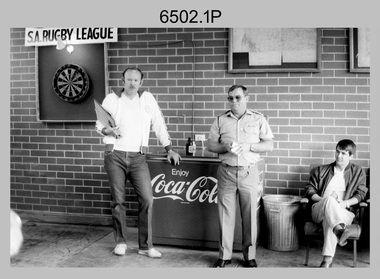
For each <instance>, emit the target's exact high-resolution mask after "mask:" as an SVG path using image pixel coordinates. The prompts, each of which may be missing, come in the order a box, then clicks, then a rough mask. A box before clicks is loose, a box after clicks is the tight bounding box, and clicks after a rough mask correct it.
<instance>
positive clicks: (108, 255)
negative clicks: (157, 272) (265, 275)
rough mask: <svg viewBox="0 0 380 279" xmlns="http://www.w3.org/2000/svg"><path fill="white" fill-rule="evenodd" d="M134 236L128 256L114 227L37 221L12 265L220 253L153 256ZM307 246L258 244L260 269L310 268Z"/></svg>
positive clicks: (180, 251)
mask: <svg viewBox="0 0 380 279" xmlns="http://www.w3.org/2000/svg"><path fill="white" fill-rule="evenodd" d="M129 232H130V238H129V240H128V243H127V245H128V250H127V253H126V255H125V256H115V255H114V254H112V250H113V248H114V246H115V244H114V239H113V233H112V228H111V227H104V226H83V225H65V224H51V223H38V222H31V221H26V222H24V224H23V234H24V239H25V240H24V243H23V247H22V249H21V251H20V253H19V254H18V255H17V256H15V257H14V258H12V259H11V260H10V268H11V269H13V268H18V267H22V268H30V267H33V268H35V267H50V268H52V267H54V268H56V267H60V268H209V267H211V266H212V265H213V264H214V262H215V261H216V260H217V258H218V251H217V250H212V249H211V250H210V249H207V250H204V249H194V248H189V247H175V246H164V245H155V247H156V249H157V250H159V251H160V252H161V253H162V254H163V257H162V258H160V259H150V258H147V257H145V256H141V255H138V254H137V251H138V246H137V228H129ZM321 249H322V247H321V243H318V242H316V243H313V245H312V247H311V251H310V260H309V266H308V267H309V268H315V267H318V266H319V264H320V262H321V255H320V252H321ZM351 249H352V246H351V245H350V244H348V245H347V246H345V247H338V248H337V252H336V256H335V259H334V268H343V267H344V268H351V267H352V250H351ZM304 260H305V247H304V246H303V245H300V248H299V249H298V250H297V251H291V252H278V251H272V250H269V249H267V248H265V247H263V246H262V245H259V246H258V248H257V263H258V265H259V268H299V269H305V268H307V267H306V266H305V265H304ZM241 261H242V255H241V252H238V251H237V252H235V253H234V256H233V258H232V264H231V265H229V266H228V267H229V268H240V267H242V265H241ZM357 267H358V268H369V267H370V253H369V249H368V248H362V247H360V245H359V249H358V261H357Z"/></svg>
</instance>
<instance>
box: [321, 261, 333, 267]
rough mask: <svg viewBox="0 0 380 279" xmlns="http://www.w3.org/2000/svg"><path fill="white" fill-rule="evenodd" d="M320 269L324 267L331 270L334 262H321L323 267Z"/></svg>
mask: <svg viewBox="0 0 380 279" xmlns="http://www.w3.org/2000/svg"><path fill="white" fill-rule="evenodd" d="M319 267H324V268H330V267H332V262H329V263H328V262H326V261H323V262H321V265H320V266H319Z"/></svg>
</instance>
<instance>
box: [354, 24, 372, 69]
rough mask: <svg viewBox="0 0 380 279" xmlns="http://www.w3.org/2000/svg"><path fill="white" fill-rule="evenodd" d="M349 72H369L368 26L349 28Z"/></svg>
mask: <svg viewBox="0 0 380 279" xmlns="http://www.w3.org/2000/svg"><path fill="white" fill-rule="evenodd" d="M349 36H350V72H352V73H369V72H370V34H369V28H350V34H349Z"/></svg>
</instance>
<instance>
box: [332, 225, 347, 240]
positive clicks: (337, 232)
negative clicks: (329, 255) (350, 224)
mask: <svg viewBox="0 0 380 279" xmlns="http://www.w3.org/2000/svg"><path fill="white" fill-rule="evenodd" d="M345 228H346V226H345V224H343V223H340V224H338V225H336V226H335V227H334V229H333V232H334V234H335V235H336V236H337V237H338V239H339V238H340V237H341V235H342V234H343V232H344V230H345Z"/></svg>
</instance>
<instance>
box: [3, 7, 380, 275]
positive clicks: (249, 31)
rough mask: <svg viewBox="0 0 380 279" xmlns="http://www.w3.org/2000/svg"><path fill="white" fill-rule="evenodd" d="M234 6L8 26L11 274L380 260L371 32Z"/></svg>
mask: <svg viewBox="0 0 380 279" xmlns="http://www.w3.org/2000/svg"><path fill="white" fill-rule="evenodd" d="M164 2H165V1H164ZM290 2H292V1H290ZM295 2H298V1H295ZM237 3H239V4H240V5H241V8H240V9H237V11H235V8H236V7H234V8H233V11H230V10H229V9H228V5H227V4H226V3H225V4H223V5H222V4H220V5H218V3H214V4H212V5H211V4H210V5H194V6H192V5H175V4H171V5H156V6H154V8H152V10H151V11H149V12H147V13H146V14H145V15H144V10H146V9H147V8H148V6H149V4H147V3H145V5H143V6H145V7H141V12H140V11H139V12H137V10H139V9H140V7H139V6H140V5H142V3H140V4H139V5H138V7H139V9H136V13H137V14H138V13H140V17H138V16H137V14H135V15H133V18H135V21H134V20H131V19H129V20H126V21H125V24H123V21H122V20H120V19H119V20H117V21H116V20H109V21H108V20H104V18H103V19H102V20H99V23H97V22H96V21H95V19H94V17H91V19H90V20H89V21H88V22H86V20H80V21H79V22H77V21H76V20H78V18H75V20H73V22H70V15H68V14H64V15H63V14H62V13H61V12H57V13H56V16H55V17H56V18H57V21H56V22H54V21H53V22H52V21H51V20H50V21H46V23H45V22H44V21H41V20H36V19H34V20H30V21H28V20H21V21H20V23H22V24H18V23H17V20H12V21H11V25H10V26H7V28H5V29H6V30H5V31H6V32H5V34H4V37H5V38H6V40H5V41H6V44H5V45H6V48H5V50H4V51H3V52H5V54H6V56H8V57H9V63H8V64H7V65H6V67H7V68H8V69H7V70H8V72H6V73H5V74H4V76H5V78H6V80H5V83H7V84H9V97H8V98H6V99H5V100H4V101H3V102H4V103H5V104H4V106H5V108H4V110H5V111H6V112H8V113H9V116H4V118H6V117H8V119H9V134H8V136H7V137H8V139H9V142H6V143H5V144H3V145H6V146H4V149H5V150H6V152H3V153H4V154H3V155H5V157H7V158H5V163H4V164H5V165H6V167H5V172H4V176H5V177H9V180H7V182H6V184H7V185H4V187H3V188H7V189H5V190H4V192H5V193H4V195H5V198H4V202H3V203H4V204H6V205H8V203H9V209H6V212H5V213H7V210H9V211H10V234H9V235H8V234H7V235H6V238H7V239H8V238H9V243H10V255H9V258H8V259H7V261H8V262H9V264H8V263H5V265H6V266H7V273H9V274H10V276H12V273H13V272H14V273H15V276H14V278H16V277H17V276H16V275H19V274H20V272H21V273H23V272H25V270H27V269H29V268H32V270H33V271H36V273H37V274H38V270H40V269H41V268H42V269H43V270H47V271H49V270H51V269H53V270H57V271H58V272H59V270H65V269H69V270H71V271H74V274H75V270H80V271H81V272H83V271H84V270H89V271H91V273H95V274H94V275H95V276H96V273H97V271H96V270H99V274H100V273H102V272H104V275H105V274H108V273H109V270H110V271H112V270H114V269H117V270H118V272H121V273H123V271H122V270H123V268H124V269H126V273H128V270H129V269H132V268H133V269H138V270H140V269H142V270H144V271H148V272H149V273H150V275H151V276H154V274H155V272H154V271H152V269H159V270H162V269H167V268H170V269H173V270H176V271H177V272H181V271H180V270H181V269H184V268H187V269H189V268H193V269H197V274H198V272H199V269H201V270H204V271H205V272H206V270H207V273H204V275H205V276H206V275H207V276H217V275H216V274H215V275H212V274H213V273H211V272H212V270H213V269H215V268H225V269H227V272H235V271H236V272H239V273H237V274H240V272H243V274H245V272H248V271H247V268H254V269H256V270H260V272H265V270H268V271H273V270H274V271H276V270H282V269H283V270H284V271H285V272H287V271H290V270H292V271H295V270H296V272H308V273H310V272H313V271H312V270H310V269H315V268H316V269H318V270H321V269H324V268H330V270H331V269H332V272H333V273H331V274H339V272H343V274H346V273H348V275H344V277H349V276H350V275H352V274H351V273H352V271H354V270H358V269H360V270H362V271H360V272H361V273H367V272H371V270H372V268H376V252H375V251H374V246H373V245H376V231H375V229H376V220H373V217H372V218H371V217H370V216H371V215H373V210H374V209H373V204H372V205H371V203H370V196H371V193H372V195H374V194H373V187H371V184H372V183H371V182H373V181H376V180H375V179H374V176H373V175H374V173H373V171H372V173H371V169H373V167H374V166H373V164H374V162H373V159H376V158H375V157H376V155H375V153H376V151H374V149H376V141H375V139H376V134H375V132H376V130H375V129H374V128H375V127H374V117H375V116H374V115H375V111H376V107H377V106H376V105H375V103H374V100H375V98H376V97H375V96H374V94H376V92H377V91H375V89H374V82H375V81H373V82H372V83H371V76H373V74H372V75H371V71H374V70H376V66H377V65H376V63H375V62H374V61H375V60H373V59H372V60H371V59H370V58H371V52H372V55H373V56H374V55H375V56H376V53H377V48H376V47H374V46H375V45H376V43H377V42H376V41H375V39H376V37H377V35H376V34H377V33H378V30H377V29H376V28H374V26H373V25H371V21H364V22H361V21H359V20H352V21H348V20H346V18H344V20H341V18H340V17H339V16H337V19H336V20H334V21H332V20H329V19H330V18H329V17H326V21H325V22H324V21H323V14H322V13H319V17H320V20H314V21H313V20H311V21H310V22H309V21H307V20H305V19H306V18H307V17H308V13H309V14H310V17H311V18H312V19H315V17H317V15H315V14H314V12H313V10H312V9H306V10H305V11H304V12H302V15H301V14H300V21H296V23H294V21H290V22H287V21H286V20H285V21H281V19H278V17H281V16H283V13H285V12H286V11H285V10H284V11H283V13H279V12H278V11H277V13H273V14H272V15H273V21H270V20H269V19H268V18H266V21H265V22H264V21H262V22H261V23H260V21H259V20H257V19H255V20H252V21H250V20H249V17H247V16H246V15H249V14H251V15H252V17H253V18H254V17H255V15H257V13H259V12H258V11H255V9H254V8H253V6H252V7H251V6H249V5H247V6H246V7H245V8H244V6H243V4H242V3H241V1H237ZM321 3H323V4H324V5H325V6H324V9H323V10H326V11H327V12H326V13H327V14H328V15H329V16H331V15H332V14H333V9H334V11H336V5H333V4H331V7H332V9H331V11H330V12H329V11H328V10H329V6H328V4H327V3H328V2H326V4H325V2H324V1H322V2H321ZM314 4H316V3H314ZM350 4H351V3H350V2H347V5H348V6H350ZM109 5H112V4H111V3H110V4H109ZM231 5H232V3H231ZM264 6H265V8H266V9H264V10H265V13H267V14H271V13H270V11H268V6H269V5H268V3H267V4H266V5H264ZM363 6H364V5H363ZM124 7H125V8H126V7H128V4H126V3H124V4H123V2H121V3H120V4H117V5H116V4H115V5H114V6H112V7H111V10H118V9H121V10H122V9H123V8H124ZM248 7H251V11H248V10H247V11H242V15H241V16H239V11H238V10H244V9H248ZM109 8H110V7H109ZM367 8H369V7H367ZM351 9H352V7H350V10H349V13H348V14H350V15H351V14H355V13H354V11H351ZM67 10H68V7H65V8H63V10H62V11H67ZM361 10H362V9H358V11H357V12H360V11H361ZM90 11H91V9H87V10H86V11H82V12H90ZM289 11H291V12H292V13H290V15H292V14H293V13H295V10H294V9H289ZM342 11H343V9H342ZM77 12H78V11H76V12H75V13H77ZM318 12H319V10H318ZM102 13H104V16H105V17H113V16H120V14H122V12H121V11H118V12H116V13H115V15H112V14H110V12H109V11H108V9H106V10H104V12H103V11H102V9H100V10H99V11H98V10H97V11H96V12H94V14H102ZM131 13H133V12H132V10H128V12H126V13H125V16H127V14H131ZM151 14H154V19H152V20H150V21H149V20H146V21H145V19H146V18H151V16H150V15H151ZM370 14H371V15H372V13H370ZM234 16H235V17H237V18H238V20H237V22H234V20H233V19H232V18H231V17H234ZM51 17H52V16H49V18H51ZM55 17H53V18H55ZM72 17H73V18H74V16H72ZM289 17H290V19H292V17H291V16H289ZM259 18H260V19H261V20H262V19H263V17H259ZM284 18H285V19H287V20H288V19H289V18H288V17H287V16H284ZM364 18H365V17H364ZM293 19H294V18H293ZM58 20H59V21H60V22H58ZM8 40H9V45H7V44H8V43H7V41H8ZM375 79H376V78H375ZM4 94H8V92H4ZM371 119H372V120H371ZM3 129H6V130H7V129H8V128H7V127H4V128H3ZM7 132H8V131H7ZM8 148H9V149H8ZM373 152H375V153H373ZM8 156H9V157H8ZM371 159H372V166H371ZM375 166H376V165H375ZM375 173H376V168H375ZM375 198H376V186H375ZM375 206H376V205H375ZM6 215H7V216H8V213H7V214H6ZM371 221H372V222H371ZM371 232H372V233H374V234H372V237H371ZM8 236H9V237H8ZM121 268H122V269H121ZM178 269H180V270H178ZM238 270H240V271H238ZM263 270H264V271H263ZM334 270H335V272H334ZM337 270H338V271H337ZM135 272H136V270H135ZM135 272H133V273H130V274H129V276H138V275H137V274H139V273H138V271H137V272H136V273H135ZM315 272H319V271H315ZM336 272H338V273H336ZM33 273H34V272H33ZM27 274H28V273H26V274H25V275H26V276H27ZM84 274H85V273H84ZM157 274H159V273H157ZM180 274H181V273H180ZM227 274H230V273H227ZM232 274H233V273H232ZM264 274H265V273H264ZM62 276H63V275H62ZM244 276H246V275H244ZM247 276H254V274H253V275H252V274H251V275H248V274H247ZM10 278H12V277H10ZM33 278H34V277H33ZM36 278H41V277H36ZM160 278H161V277H160Z"/></svg>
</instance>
